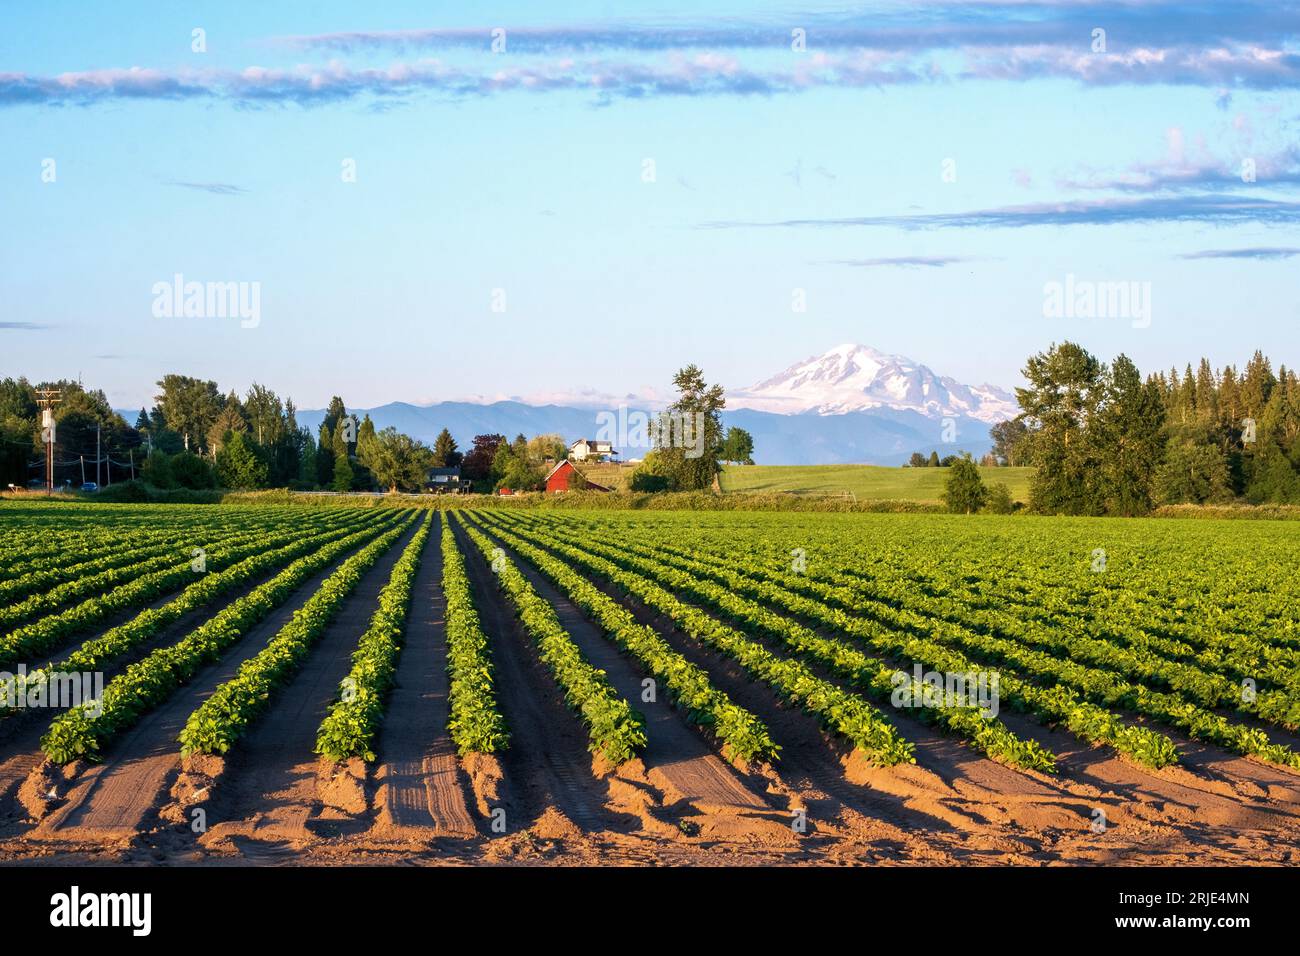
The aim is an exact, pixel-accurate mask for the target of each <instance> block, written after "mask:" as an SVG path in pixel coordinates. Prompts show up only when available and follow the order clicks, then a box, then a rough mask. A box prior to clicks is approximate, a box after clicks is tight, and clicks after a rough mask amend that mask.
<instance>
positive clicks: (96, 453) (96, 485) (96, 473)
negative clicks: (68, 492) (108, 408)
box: [81, 422, 99, 488]
mask: <svg viewBox="0 0 1300 956" xmlns="http://www.w3.org/2000/svg"><path fill="white" fill-rule="evenodd" d="M81 483H82V484H83V485H84V484H85V483H86V479H85V478H84V477H83V478H82V479H81ZM95 487H96V488H98V487H99V422H95Z"/></svg>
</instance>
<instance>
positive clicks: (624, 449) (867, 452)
mask: <svg viewBox="0 0 1300 956" xmlns="http://www.w3.org/2000/svg"><path fill="white" fill-rule="evenodd" d="M595 401H596V400H595V399H593V398H592V397H591V396H590V395H586V396H582V397H580V398H575V399H574V400H573V402H572V403H571V404H540V405H538V404H530V403H528V402H525V401H517V400H510V401H497V402H491V403H484V402H439V403H437V404H434V405H412V404H409V403H407V402H390V403H389V404H387V405H380V406H379V407H377V408H349V409H348V411H350V412H353V413H354V414H356V415H357V416H358V417H360V416H364V415H369V416H370V418H371V419H372V420H373V421H374V423H375V427H376V428H387V427H388V426H390V425H391V426H393V427H395V428H397V429H398V431H402V432H405V433H406V434H408V435H411V436H413V437H415V438H418V439H420V440H421V441H423V442H426V443H428V444H432V443H433V440H434V439H435V438H436V437H437V435H438V432H440V431H441V430H442V429H443V428H447V429H450V430H451V434H452V436H453V437H454V438H455V439H456V442H457V443H458V444H459V445H460V447H461V448H462V449H463V450H464V449H468V448H469V447H470V445H471V444H472V443H473V440H474V436H475V435H482V434H491V433H500V434H502V435H507V436H509V437H512V438H513V437H514V436H515V435H517V434H519V433H521V432H522V433H523V434H525V435H528V436H530V437H531V436H533V435H539V434H544V433H548V432H557V433H559V434H561V435H563V436H564V438H565V440H566V441H569V442H572V441H575V440H576V439H578V438H598V437H599V438H606V437H610V438H613V439H614V444H615V447H616V448H617V449H618V451H619V453H620V455H621V456H622V457H623V458H624V459H628V458H640V457H641V456H642V455H644V454H645V452H646V451H647V449H645V448H636V447H629V446H627V445H626V444H620V443H619V440H618V436H617V435H610V436H607V435H604V434H600V433H599V432H600V419H598V417H597V416H598V415H599V414H600V413H601V412H602V411H603V412H607V413H608V412H614V413H615V414H617V413H618V407H619V404H623V403H625V404H626V405H627V407H628V408H629V409H630V410H637V409H640V410H643V411H647V412H649V413H651V414H653V410H655V409H658V408H661V407H662V402H661V401H660V402H655V401H653V400H647V401H644V402H638V401H637V400H636V399H634V398H627V399H610V401H609V403H608V404H606V405H600V404H596V403H594V402H595ZM1018 411H1019V409H1018V408H1017V407H1016V402H1015V399H1014V397H1012V396H1011V395H1010V394H1009V393H1008V392H1006V391H1004V390H1002V389H1000V388H996V387H994V386H992V385H978V386H970V385H963V384H962V383H960V382H958V381H956V380H955V379H952V378H948V377H946V376H940V375H936V374H935V373H934V372H933V371H931V370H930V369H929V368H927V367H926V366H924V365H921V364H919V363H917V362H914V361H912V360H911V359H908V358H904V357H903V356H899V355H887V354H885V353H883V352H879V351H877V350H876V349H873V348H870V347H868V346H865V345H852V344H849V345H840V346H836V347H835V348H833V349H831V350H830V351H828V352H826V353H825V354H823V355H817V356H813V357H812V358H809V359H806V360H804V361H802V362H798V363H796V364H794V365H792V366H790V367H789V368H787V369H786V370H785V371H783V372H781V373H780V374H778V375H774V376H773V377H771V378H769V379H765V380H764V381H761V382H759V383H758V384H756V385H752V386H750V387H749V388H741V389H734V390H732V391H729V392H728V393H727V410H726V411H724V412H723V414H722V420H723V423H724V425H728V426H730V425H736V426H739V427H740V428H744V429H745V430H746V431H748V432H749V433H750V434H752V435H753V436H754V461H755V462H757V463H758V464H760V465H828V464H846V463H863V464H875V465H898V464H902V463H903V462H905V461H906V460H907V459H908V457H909V456H910V455H911V453H912V452H914V451H922V452H925V453H927V454H928V453H929V452H930V450H931V449H935V450H938V451H939V454H940V455H941V456H942V455H946V454H950V453H953V452H956V451H959V450H960V451H969V452H971V453H972V454H974V455H975V456H976V457H979V456H980V455H982V454H984V452H986V451H988V450H989V448H990V447H991V446H992V441H991V440H990V439H989V426H990V425H991V424H993V423H996V422H999V421H1004V420H1006V419H1008V418H1012V417H1014V416H1015V415H1016V414H1017V412H1018ZM137 412H138V410H134V411H130V410H128V411H123V412H122V415H123V417H125V418H126V419H127V421H128V422H132V423H133V422H134V421H135V418H136V414H137ZM324 417H325V410H324V409H300V410H299V411H298V423H299V424H300V425H304V426H306V427H307V428H310V429H311V430H312V431H313V432H315V431H317V430H318V429H319V428H320V423H321V421H322V420H323V419H324ZM945 419H951V421H952V429H953V430H954V431H955V440H954V441H953V442H951V443H945V442H944V441H943V438H944V433H945V421H944V420H945Z"/></svg>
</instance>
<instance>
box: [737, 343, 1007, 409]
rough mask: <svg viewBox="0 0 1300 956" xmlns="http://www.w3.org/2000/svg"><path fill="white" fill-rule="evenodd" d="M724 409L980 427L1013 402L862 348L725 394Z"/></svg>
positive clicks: (839, 351) (836, 352)
mask: <svg viewBox="0 0 1300 956" xmlns="http://www.w3.org/2000/svg"><path fill="white" fill-rule="evenodd" d="M727 407H728V408H751V409H755V410H757V411H764V412H775V413H776V414H779V415H798V414H804V413H808V412H814V413H816V414H818V415H843V414H845V413H848V412H862V411H867V410H870V409H875V408H891V409H895V410H899V411H913V412H917V413H919V414H921V415H924V416H926V417H927V418H942V417H944V416H963V417H966V418H973V419H976V420H977V421H982V422H989V423H994V422H999V421H1003V420H1004V419H1008V418H1014V417H1015V416H1016V415H1017V414H1018V413H1019V411H1020V409H1019V408H1018V407H1017V406H1016V400H1015V398H1014V397H1013V396H1012V395H1011V394H1009V393H1008V392H1006V391H1004V390H1002V389H1000V388H996V387H994V386H992V385H978V386H971V385H963V384H962V383H961V382H958V381H957V380H956V379H953V378H949V377H947V376H940V375H936V374H935V373H934V372H933V371H931V370H930V369H929V368H927V367H926V366H924V365H921V364H920V363H919V362H914V361H912V360H911V359H909V358H905V357H904V356H901V355H887V354H885V353H884V352H880V351H877V350H876V349H873V348H871V347H869V346H866V345H854V344H851V343H850V344H846V345H837V346H836V347H835V348H833V349H831V350H830V351H829V352H827V353H825V354H824V355H816V356H813V357H812V358H809V359H806V360H805V361H803V362H799V363H797V364H795V365H792V366H790V367H789V368H788V369H786V370H785V371H784V372H781V373H780V374H779V375H775V376H773V377H772V378H769V379H767V380H766V381H762V382H759V383H758V384H757V385H752V386H750V387H749V388H743V389H737V390H734V391H731V392H728V394H727Z"/></svg>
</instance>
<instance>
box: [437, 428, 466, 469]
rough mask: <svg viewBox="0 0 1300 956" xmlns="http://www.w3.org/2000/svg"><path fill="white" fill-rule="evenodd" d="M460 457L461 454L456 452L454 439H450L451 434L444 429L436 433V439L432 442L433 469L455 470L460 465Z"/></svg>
mask: <svg viewBox="0 0 1300 956" xmlns="http://www.w3.org/2000/svg"><path fill="white" fill-rule="evenodd" d="M461 457H462V456H461V453H460V452H459V451H457V450H456V439H454V438H452V437H451V432H449V431H448V430H447V429H445V428H444V429H443V430H442V431H440V432H438V437H437V438H436V439H435V440H434V442H433V467H434V468H455V467H456V466H457V465H459V464H460V461H461Z"/></svg>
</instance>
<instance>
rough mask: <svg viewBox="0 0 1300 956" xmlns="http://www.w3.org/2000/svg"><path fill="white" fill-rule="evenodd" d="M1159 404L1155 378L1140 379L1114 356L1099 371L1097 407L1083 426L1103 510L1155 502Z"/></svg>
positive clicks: (1130, 509)
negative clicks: (1098, 474) (1097, 472)
mask: <svg viewBox="0 0 1300 956" xmlns="http://www.w3.org/2000/svg"><path fill="white" fill-rule="evenodd" d="M1164 414H1165V413H1164V404H1163V401H1162V400H1161V397H1160V388H1159V384H1158V383H1157V382H1156V381H1155V380H1151V381H1148V382H1147V383H1145V384H1144V383H1143V382H1142V377H1141V373H1140V372H1139V371H1138V369H1137V366H1136V365H1134V364H1133V362H1132V361H1131V360H1130V359H1129V358H1128V356H1126V355H1120V356H1119V357H1117V358H1116V359H1115V361H1114V363H1112V365H1111V367H1110V368H1109V369H1108V370H1107V371H1106V373H1105V375H1104V383H1103V395H1102V401H1101V405H1100V407H1099V408H1098V410H1097V413H1096V415H1095V419H1094V421H1092V422H1090V423H1089V426H1088V440H1089V443H1090V444H1091V445H1092V449H1091V456H1092V457H1093V458H1094V459H1095V460H1096V461H1097V462H1098V463H1099V465H1100V468H1101V494H1102V498H1103V501H1104V505H1105V510H1106V513H1108V514H1118V515H1140V514H1146V513H1147V512H1148V511H1150V510H1151V507H1152V505H1153V504H1154V501H1155V472H1156V468H1157V466H1158V465H1159V462H1160V455H1161V452H1162V451H1163V448H1164V443H1165V438H1164Z"/></svg>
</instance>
